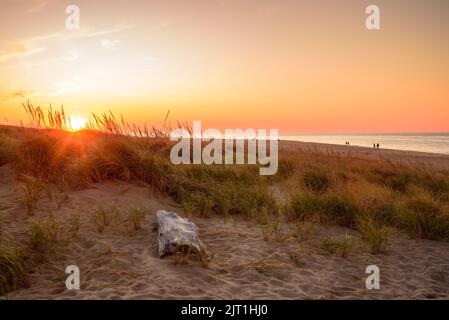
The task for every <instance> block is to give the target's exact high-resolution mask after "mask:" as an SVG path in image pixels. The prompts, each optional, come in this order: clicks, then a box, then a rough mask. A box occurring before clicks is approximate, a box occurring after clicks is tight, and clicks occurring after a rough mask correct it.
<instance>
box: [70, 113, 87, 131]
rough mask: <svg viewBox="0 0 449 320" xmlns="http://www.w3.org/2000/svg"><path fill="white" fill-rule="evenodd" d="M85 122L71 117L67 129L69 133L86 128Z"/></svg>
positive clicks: (82, 119)
mask: <svg viewBox="0 0 449 320" xmlns="http://www.w3.org/2000/svg"><path fill="white" fill-rule="evenodd" d="M86 124H87V122H86V120H85V119H84V118H81V117H76V116H75V117H72V118H70V123H69V129H70V131H79V130H81V129H84V128H85V127H86Z"/></svg>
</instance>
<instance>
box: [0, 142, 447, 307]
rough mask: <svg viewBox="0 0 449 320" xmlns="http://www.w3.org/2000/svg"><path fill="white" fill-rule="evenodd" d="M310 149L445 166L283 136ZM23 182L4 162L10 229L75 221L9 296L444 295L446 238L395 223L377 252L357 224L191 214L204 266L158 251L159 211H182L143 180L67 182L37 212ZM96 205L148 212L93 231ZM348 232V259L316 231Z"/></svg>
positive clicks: (3, 203)
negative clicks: (72, 269)
mask: <svg viewBox="0 0 449 320" xmlns="http://www.w3.org/2000/svg"><path fill="white" fill-rule="evenodd" d="M315 148H317V149H319V150H320V149H321V150H326V151H325V152H330V153H333V154H335V153H339V154H341V155H342V156H343V155H344V154H346V153H348V152H350V153H351V154H352V155H356V156H361V157H367V158H376V159H377V158H382V159H389V160H391V161H403V162H406V163H408V162H413V163H416V164H422V165H426V166H438V167H446V166H447V162H448V160H449V157H446V156H441V155H433V154H421V153H415V152H403V151H394V150H369V149H368V148H358V147H349V148H348V147H345V146H333V145H315V144H310V143H300V142H281V150H284V151H286V150H293V149H315ZM445 162H446V163H445ZM19 190H20V182H18V181H17V179H16V178H15V175H14V173H13V170H12V169H11V166H10V165H8V164H7V165H3V166H1V167H0V218H1V221H3V228H4V229H6V230H7V231H8V233H9V234H10V236H12V237H13V238H15V239H19V240H20V239H22V240H24V239H25V238H26V229H27V227H28V226H29V224H30V223H31V221H32V220H34V219H36V218H39V217H44V216H46V215H48V212H49V210H51V212H52V214H53V216H54V217H55V219H56V220H57V221H58V222H59V223H60V224H61V225H63V224H64V223H66V222H67V221H68V220H69V218H70V215H71V214H73V213H79V214H80V228H79V231H78V233H77V236H76V237H73V238H72V237H69V238H68V240H67V242H66V243H64V244H63V245H61V246H60V247H58V248H57V249H56V251H55V252H54V253H53V254H52V255H50V256H49V257H48V258H47V259H46V261H44V262H43V263H42V264H41V265H40V266H39V268H38V269H36V270H35V271H34V273H32V274H31V275H30V277H31V285H30V287H29V288H20V289H17V290H15V291H12V292H10V293H8V294H7V295H6V296H4V297H3V298H5V299H447V298H449V242H445V241H431V240H425V239H410V237H409V236H408V235H406V234H405V233H404V232H402V231H399V230H394V231H393V232H392V234H391V237H390V240H389V246H388V250H387V251H386V252H385V253H379V254H376V255H373V254H371V253H369V250H368V248H367V245H366V244H365V243H364V242H363V241H362V239H361V235H360V233H359V232H358V231H356V230H353V229H349V228H345V227H341V226H332V225H327V226H326V225H316V226H315V227H314V231H313V234H312V235H311V236H310V237H308V238H307V239H303V240H302V241H298V239H297V238H295V237H294V236H293V235H292V234H293V233H294V231H293V229H292V228H293V225H292V224H291V223H288V222H285V223H282V224H281V226H280V228H281V229H282V230H283V231H282V232H283V234H284V235H285V237H283V238H282V239H266V237H264V226H263V225H262V224H261V223H257V222H255V221H251V220H249V219H246V218H244V217H239V216H230V217H226V218H225V217H222V216H218V215H211V216H210V217H208V218H201V217H198V216H191V217H189V218H190V219H191V220H192V221H193V222H194V223H195V224H197V226H198V227H199V235H200V237H201V239H202V240H203V242H204V243H205V244H206V246H207V248H208V251H209V253H210V256H211V260H210V263H209V265H208V266H207V268H205V267H204V266H201V265H200V264H199V263H198V262H197V261H188V262H187V263H181V264H179V263H178V261H177V259H176V258H175V257H170V256H169V257H165V258H162V259H161V258H159V256H158V254H157V232H154V231H153V222H154V215H155V212H156V211H157V210H159V209H164V210H173V211H176V212H181V208H180V207H179V205H177V204H176V203H175V202H174V201H173V200H171V199H170V198H169V197H167V196H166V195H163V194H161V193H159V192H157V191H155V190H154V189H153V188H151V187H150V186H148V185H145V184H144V183H140V182H118V181H115V182H114V181H110V182H102V183H96V184H93V185H91V186H89V187H88V188H87V189H82V190H72V191H69V192H68V193H67V202H66V203H65V204H64V205H63V206H62V207H61V208H59V209H58V208H57V206H56V205H55V203H54V201H52V200H50V199H48V198H44V199H42V200H41V202H40V203H39V208H38V209H37V210H36V213H35V215H34V216H33V217H28V216H26V215H25V214H24V213H23V210H22V209H21V208H20V207H18V205H17V200H16V199H17V198H18V197H19V196H20V191H19ZM98 206H105V207H108V206H114V207H116V208H118V209H120V210H122V211H126V210H128V209H129V208H130V207H131V206H134V207H135V206H137V207H140V208H145V211H146V212H147V213H148V214H147V216H146V218H145V221H144V223H143V227H142V229H141V230H138V231H129V230H128V229H127V228H125V227H124V226H123V225H120V224H117V225H114V224H113V225H111V226H108V227H106V228H105V230H104V232H103V233H99V232H97V230H96V228H95V226H94V225H93V224H92V223H91V221H90V214H91V212H92V211H93V210H94V208H96V207H98ZM64 232H68V231H67V230H66V231H64ZM345 234H348V235H349V236H350V238H351V241H352V250H351V251H350V253H349V254H348V256H347V257H346V258H343V257H338V256H334V255H331V254H327V253H325V252H323V250H322V248H320V246H319V245H318V244H319V242H320V240H321V239H324V238H328V237H336V238H341V237H342V236H344V235H345ZM71 264H75V265H77V266H78V267H79V268H80V272H81V289H80V290H67V289H66V288H65V278H66V276H67V275H66V274H65V273H64V271H65V267H66V266H67V265H71ZM373 264H374V265H378V266H379V267H380V270H381V289H380V290H367V289H366V287H365V279H366V276H367V275H366V274H365V269H366V267H367V266H368V265H373Z"/></svg>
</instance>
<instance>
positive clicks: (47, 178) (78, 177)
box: [0, 103, 449, 252]
mask: <svg viewBox="0 0 449 320" xmlns="http://www.w3.org/2000/svg"><path fill="white" fill-rule="evenodd" d="M24 108H25V110H26V111H27V112H28V114H29V115H30V119H31V123H32V124H33V126H34V127H35V128H40V129H42V130H31V129H24V128H13V127H4V128H3V127H0V128H3V129H2V130H1V131H0V161H1V163H11V164H12V166H13V168H14V169H15V171H16V172H17V175H18V176H19V177H32V178H33V179H35V181H39V182H40V183H43V184H45V185H61V184H64V185H66V188H69V189H70V188H83V187H85V186H88V185H89V184H92V183H96V182H101V181H107V180H121V181H140V182H143V183H146V184H148V185H149V186H151V187H152V188H154V189H155V190H157V191H159V192H161V193H164V194H167V195H168V196H170V197H172V198H173V199H174V200H175V201H176V202H177V203H179V205H180V206H181V208H182V210H183V211H184V213H185V214H196V215H200V216H204V217H207V216H210V215H211V214H218V215H223V216H229V215H243V216H246V217H248V218H256V219H257V220H259V221H260V220H266V219H265V216H266V215H267V214H268V216H270V217H273V219H277V217H278V216H279V212H281V211H284V207H285V212H286V215H287V217H288V219H291V220H294V221H296V222H304V221H314V222H315V223H324V224H336V225H341V226H345V227H348V228H354V229H363V232H362V233H365V236H364V238H365V239H366V241H367V242H372V247H373V252H376V251H377V250H382V249H383V247H384V245H383V243H384V242H385V241H384V240H381V239H383V238H385V236H383V235H384V234H385V233H386V232H385V231H384V229H382V228H383V227H395V228H400V229H402V230H405V231H406V232H408V233H409V235H410V236H412V237H422V238H429V239H438V240H449V233H448V230H449V209H448V208H449V174H448V172H447V171H444V170H437V169H433V168H428V167H417V166H412V165H410V164H406V163H392V162H389V161H385V160H369V159H361V158H356V157H353V156H351V155H350V154H347V155H341V154H337V153H332V152H329V151H328V152H327V153H326V152H319V151H318V150H302V149H299V150H296V151H292V152H281V153H280V155H279V158H280V159H279V171H278V173H277V174H276V175H275V176H272V177H263V176H259V175H258V168H257V166H250V165H239V166H229V165H211V166H208V165H179V166H175V165H172V164H171V163H170V161H169V151H170V147H171V145H172V142H170V141H169V139H168V134H169V132H170V131H171V129H172V127H171V126H170V125H169V124H168V125H167V124H166V122H164V125H163V126H162V127H161V128H155V127H151V128H147V127H138V126H136V125H135V124H129V123H127V122H126V121H125V120H124V119H123V117H122V116H120V117H115V116H114V115H113V114H112V113H106V114H103V115H93V117H92V119H91V121H90V122H89V123H88V125H87V126H86V128H85V129H84V130H81V131H80V132H70V130H68V128H69V125H70V124H69V118H68V117H67V116H66V115H65V112H64V109H63V108H61V110H54V109H50V110H48V111H47V112H45V111H44V110H43V109H42V108H39V107H34V106H32V105H31V104H29V103H28V104H25V105H24ZM165 120H166V119H165ZM179 126H181V125H179V124H178V127H179ZM181 127H182V126H181ZM184 127H185V128H187V129H189V128H188V126H184ZM27 179H28V178H26V179H24V181H25V185H26V188H29V190H25V191H24V197H23V199H22V200H21V202H22V203H23V205H24V207H25V208H26V211H27V213H28V214H32V213H33V211H34V209H35V208H36V204H37V203H38V199H39V188H38V187H37V186H36V185H34V186H33V184H32V183H31V184H30V183H27V182H26V180H27ZM273 187H274V188H279V189H281V190H287V192H284V193H283V195H282V197H283V198H284V199H283V200H282V201H281V200H279V199H278V198H276V197H275V196H274V194H273V192H272V188H273ZM420 194H422V195H423V196H419V195H420ZM365 216H369V217H370V220H369V221H370V223H369V224H368V223H365V224H366V228H362V227H360V225H361V222H360V221H362V220H361V218H360V217H365ZM136 219H137V220H136V221H135V222H136V227H138V224H139V223H138V220H139V218H137V217H136ZM92 221H93V223H94V224H95V226H96V227H97V230H98V231H99V232H102V231H103V230H104V228H105V227H106V226H107V225H108V223H109V222H108V217H107V213H105V212H103V211H101V210H98V211H97V212H96V213H94V214H93V217H92ZM371 222H372V223H371ZM365 224H363V223H362V225H365ZM371 238H374V239H377V240H376V241H379V243H380V244H375V243H376V241H374V240H369V239H371ZM376 247H377V249H376Z"/></svg>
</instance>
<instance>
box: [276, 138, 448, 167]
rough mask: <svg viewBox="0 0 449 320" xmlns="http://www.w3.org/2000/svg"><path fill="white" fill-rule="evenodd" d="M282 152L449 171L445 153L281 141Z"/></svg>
mask: <svg viewBox="0 0 449 320" xmlns="http://www.w3.org/2000/svg"><path fill="white" fill-rule="evenodd" d="M279 150H280V151H286V152H291V151H295V150H296V151H317V152H320V153H338V154H344V155H348V156H353V157H354V156H355V157H361V158H366V159H373V160H384V161H385V160H386V161H393V162H397V163H406V164H412V165H415V166H430V167H434V168H438V169H445V170H449V155H447V154H443V153H430V152H422V151H410V150H397V149H383V148H380V149H374V148H369V147H363V146H355V145H352V146H346V145H338V144H330V143H320V142H306V141H295V140H280V141H279Z"/></svg>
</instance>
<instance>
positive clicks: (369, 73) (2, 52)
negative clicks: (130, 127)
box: [0, 0, 449, 132]
mask: <svg viewBox="0 0 449 320" xmlns="http://www.w3.org/2000/svg"><path fill="white" fill-rule="evenodd" d="M70 4H76V5H78V6H79V8H80V16H81V20H80V21H81V28H80V29H79V30H67V29H66V28H65V19H66V16H67V15H66V13H65V8H66V6H67V5H70ZM369 4H376V5H378V6H379V7H380V10H381V30H379V31H369V30H367V29H366V28H365V18H366V16H367V15H366V14H365V8H366V6H367V5H369ZM0 6H1V10H0V39H1V41H0V122H2V123H5V122H6V121H8V122H9V123H18V121H20V119H23V118H24V117H25V114H24V112H23V110H22V107H21V102H24V101H26V100H27V99H29V100H30V101H31V102H32V103H33V104H35V105H41V106H47V105H48V104H49V103H51V104H52V105H53V106H58V105H60V104H62V103H63V104H64V107H65V108H66V111H67V112H68V113H69V114H70V115H72V116H75V117H84V118H88V117H89V114H90V112H103V111H107V110H112V111H113V112H114V113H117V114H119V113H123V114H124V116H125V118H126V119H128V120H129V121H131V122H137V123H143V122H146V123H149V124H157V123H160V122H162V121H163V118H164V116H165V114H166V112H167V110H170V111H171V113H170V118H171V120H172V121H176V120H180V121H192V120H201V121H203V124H204V125H203V127H206V126H208V127H217V128H220V129H222V128H236V127H241V128H248V127H252V128H279V129H280V130H281V132H424V131H426V132H447V131H449V59H448V57H449V41H448V39H449V19H448V16H449V2H448V1H445V0H441V1H440V0H431V1H415V0H409V1H406V0H397V1H374V0H373V1H356V0H345V1H343V0H336V1H324V0H318V1H317V0H315V1H312V0H307V1H300V0H284V1H275V0H270V1H269V0H242V1H232V0H230V1H213V0H207V1H206V0H204V1H193V0H192V1H191V0H179V1H172V0H160V1H151V0H149V1H121V0H109V1H99V0H95V1H84V0H82V1H57V0H36V1H32V0H27V1H24V0H6V1H5V0H2V1H1V4H0Z"/></svg>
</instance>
